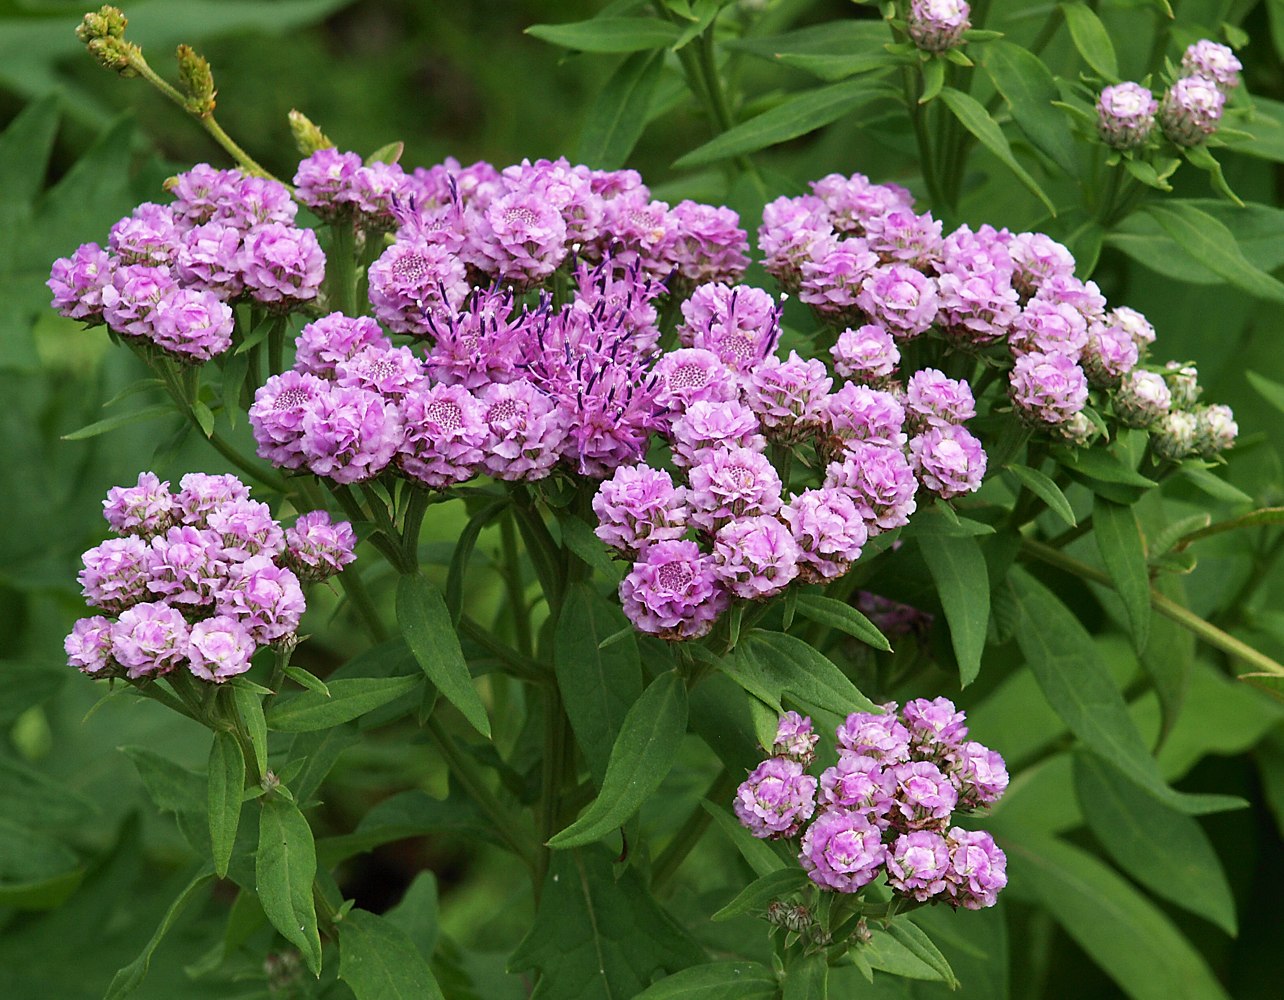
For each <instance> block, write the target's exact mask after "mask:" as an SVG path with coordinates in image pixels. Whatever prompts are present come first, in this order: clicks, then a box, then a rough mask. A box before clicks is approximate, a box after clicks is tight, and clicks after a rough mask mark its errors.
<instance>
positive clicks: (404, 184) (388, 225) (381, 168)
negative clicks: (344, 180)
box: [351, 163, 410, 229]
mask: <svg viewBox="0 0 1284 1000" xmlns="http://www.w3.org/2000/svg"><path fill="white" fill-rule="evenodd" d="M351 191H352V196H353V204H355V206H356V208H357V211H358V212H360V213H361V223H362V224H363V225H365V226H366V227H367V228H370V229H392V228H394V227H395V226H396V224H397V206H398V205H399V204H400V203H402V202H404V201H405V199H406V198H407V196H408V195H409V194H410V182H409V179H408V178H407V177H406V172H405V171H404V170H402V169H401V166H400V164H397V163H371V164H367V165H364V166H360V167H358V168H357V169H356V170H355V171H354V172H353V174H352V184H351Z"/></svg>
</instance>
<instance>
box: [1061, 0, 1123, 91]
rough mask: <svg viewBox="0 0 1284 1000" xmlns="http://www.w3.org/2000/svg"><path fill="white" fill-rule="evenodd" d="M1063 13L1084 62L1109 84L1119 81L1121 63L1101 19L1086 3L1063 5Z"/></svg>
mask: <svg viewBox="0 0 1284 1000" xmlns="http://www.w3.org/2000/svg"><path fill="white" fill-rule="evenodd" d="M1061 12H1062V13H1063V14H1065V16H1066V24H1067V25H1068V26H1069V28H1070V37H1071V38H1072V39H1074V47H1075V48H1076V49H1078V50H1079V54H1080V55H1081V56H1083V59H1084V62H1086V63H1087V64H1088V65H1089V66H1091V67H1092V68H1093V69H1095V70H1096V71H1097V72H1098V73H1100V74H1101V75H1102V76H1104V77H1105V78H1106V82H1107V83H1115V82H1116V81H1118V79H1119V61H1118V60H1117V59H1116V58H1115V47H1114V45H1112V44H1111V42H1110V33H1109V32H1107V31H1106V26H1105V25H1104V24H1102V23H1101V18H1099V17H1097V15H1096V12H1095V11H1093V10H1092V8H1091V7H1089V6H1088V5H1087V4H1084V3H1063V4H1062V5H1061Z"/></svg>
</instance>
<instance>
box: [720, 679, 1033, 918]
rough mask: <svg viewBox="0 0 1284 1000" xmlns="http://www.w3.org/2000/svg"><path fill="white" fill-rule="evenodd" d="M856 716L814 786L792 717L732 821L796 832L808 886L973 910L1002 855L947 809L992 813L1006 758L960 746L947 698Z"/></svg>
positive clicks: (996, 883) (806, 724) (808, 750)
mask: <svg viewBox="0 0 1284 1000" xmlns="http://www.w3.org/2000/svg"><path fill="white" fill-rule="evenodd" d="M883 708H884V712H883V714H871V713H864V712H854V713H852V714H851V715H849V716H848V717H847V720H846V721H845V722H844V723H843V724H842V725H841V726H839V727H838V730H837V733H836V735H837V737H838V762H837V763H836V764H835V765H834V766H832V767H828V768H826V769H825V770H824V771H823V772H821V774H820V777H819V778H816V777H814V776H813V775H811V774H809V773H807V768H808V767H810V766H811V764H812V762H813V760H814V759H815V746H816V742H817V738H816V735H815V734H814V733H812V731H811V730H812V725H811V720H810V719H807V718H804V717H802V716H799V715H798V713H796V712H788V713H786V714H785V715H784V716H783V717H782V718H781V719H780V724H779V728H778V730H777V734H776V739H775V742H774V745H773V746H772V748H771V751H772V756H771V757H770V758H768V759H767V760H765V761H763V762H762V763H761V764H759V765H758V767H757V768H755V769H754V770H753V771H752V772H751V773H750V774H749V776H748V778H746V779H745V781H744V782H743V783H742V784H741V785H740V787H739V788H738V789H737V790H736V797H735V800H734V802H733V807H734V810H735V813H736V816H737V818H738V819H739V820H740V822H741V824H742V825H744V827H745V828H746V829H748V830H749V832H750V833H752V834H753V835H754V836H755V837H761V838H766V839H773V840H777V839H785V838H793V837H799V836H801V840H800V842H799V848H800V851H799V855H798V860H799V862H800V863H801V864H802V866H803V869H804V870H805V871H806V872H807V875H808V876H809V877H810V878H811V880H812V881H813V882H815V883H816V884H817V885H819V886H820V887H821V888H822V889H828V890H831V891H834V892H844V893H854V892H859V891H860V890H861V889H863V888H864V887H865V886H867V885H869V884H870V883H871V882H873V881H874V880H875V879H876V878H878V877H879V876H880V875H881V876H883V877H885V878H886V880H887V885H888V886H889V887H890V888H891V889H892V891H893V892H894V893H896V894H897V895H900V896H904V897H907V898H912V899H915V900H918V901H919V902H927V901H932V902H944V903H947V904H949V905H950V906H952V907H955V908H958V907H960V906H961V907H965V908H967V909H971V910H975V909H980V908H982V907H986V906H993V905H994V903H995V901H996V899H997V897H998V893H999V891H1000V890H1001V889H1002V888H1003V887H1004V886H1005V885H1006V884H1007V858H1006V856H1005V855H1004V853H1003V851H1002V850H1000V849H999V847H998V846H997V845H996V844H995V843H994V838H993V837H991V836H990V835H989V834H988V833H985V832H984V831H971V830H966V829H964V828H962V827H959V826H955V825H953V822H954V819H953V817H954V813H955V812H958V811H963V812H968V811H973V810H977V809H982V808H985V807H987V806H990V805H993V804H994V803H995V802H997V801H998V799H999V798H1000V797H1001V796H1002V795H1003V792H1004V790H1005V789H1006V788H1007V784H1008V773H1007V769H1006V767H1005V766H1004V763H1003V758H1002V757H1000V756H999V755H998V754H997V753H995V752H994V751H993V750H990V749H988V748H987V747H985V746H983V745H982V744H980V743H977V742H975V741H971V740H968V739H967V735H968V731H967V726H966V724H965V719H964V715H963V713H962V712H960V711H957V710H956V709H955V707H954V705H953V703H952V702H950V701H949V700H948V699H946V698H936V699H934V700H932V701H928V700H927V699H923V698H919V699H915V700H914V701H911V702H908V703H907V704H906V705H905V707H904V708H903V709H902V710H901V711H900V712H899V713H898V712H897V706H896V704H895V703H890V704H888V705H885V706H883Z"/></svg>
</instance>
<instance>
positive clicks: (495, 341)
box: [424, 288, 530, 392]
mask: <svg viewBox="0 0 1284 1000" xmlns="http://www.w3.org/2000/svg"><path fill="white" fill-rule="evenodd" d="M529 323H530V321H529V314H527V313H519V312H517V311H516V310H515V308H514V305H513V293H512V291H511V290H501V289H498V288H491V289H474V290H473V292H472V293H471V294H470V295H469V296H468V300H467V302H466V303H465V304H464V306H463V307H462V308H461V309H460V310H459V311H451V312H447V313H445V314H444V315H443V314H441V313H438V314H436V315H432V316H430V317H429V319H428V325H429V327H430V328H431V333H432V341H433V343H432V347H430V348H429V349H428V354H427V357H426V359H425V362H424V367H425V368H426V369H427V370H428V373H429V374H430V375H431V376H432V378H433V380H434V381H436V382H445V383H446V384H447V385H462V386H463V387H464V388H465V389H469V390H471V391H473V392H479V391H481V390H482V389H485V388H486V387H487V386H489V385H492V384H494V383H496V382H511V381H512V380H513V379H515V378H516V377H517V375H518V369H519V365H520V363H521V355H522V344H523V341H524V340H525V339H526V338H527V336H528V333H529V331H528V326H529Z"/></svg>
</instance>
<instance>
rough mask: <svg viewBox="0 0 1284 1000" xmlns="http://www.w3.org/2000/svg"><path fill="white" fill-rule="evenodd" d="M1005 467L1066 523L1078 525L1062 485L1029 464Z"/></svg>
mask: <svg viewBox="0 0 1284 1000" xmlns="http://www.w3.org/2000/svg"><path fill="white" fill-rule="evenodd" d="M1003 468H1004V469H1005V470H1007V471H1008V472H1010V473H1012V475H1014V476H1016V478H1017V479H1018V480H1020V482H1021V485H1022V486H1024V487H1025V488H1026V489H1027V490H1029V491H1030V492H1031V493H1033V494H1034V495H1035V496H1037V497H1038V498H1039V499H1040V500H1042V501H1043V502H1044V503H1045V504H1047V505H1048V509H1049V510H1051V511H1052V512H1053V513H1054V514H1056V515H1057V517H1059V518H1061V520H1063V521H1065V523H1066V524H1068V525H1070V527H1072V528H1074V527H1076V526H1078V524H1079V522H1078V521H1077V520H1075V516H1074V510H1073V508H1071V506H1070V501H1069V500H1067V499H1066V495H1065V494H1064V493H1062V492H1061V487H1060V486H1058V485H1057V484H1056V483H1054V482H1053V481H1052V480H1051V479H1050V478H1049V477H1048V476H1045V475H1044V474H1043V473H1042V472H1040V471H1039V470H1038V469H1031V468H1030V467H1029V466H1028V465H1005V466H1004V467H1003Z"/></svg>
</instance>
